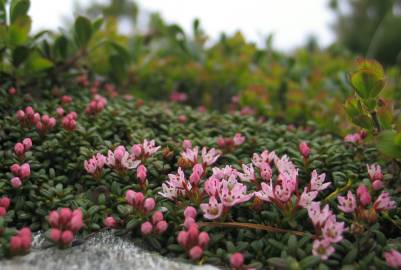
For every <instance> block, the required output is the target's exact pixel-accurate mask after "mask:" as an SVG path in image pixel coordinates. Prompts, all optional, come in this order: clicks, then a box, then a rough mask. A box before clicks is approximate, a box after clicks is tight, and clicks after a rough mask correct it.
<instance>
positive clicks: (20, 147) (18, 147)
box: [14, 138, 32, 159]
mask: <svg viewBox="0 0 401 270" xmlns="http://www.w3.org/2000/svg"><path fill="white" fill-rule="evenodd" d="M31 148H32V140H31V138H25V139H24V140H22V142H18V143H16V144H15V145H14V153H15V155H16V156H17V157H18V158H19V159H23V158H24V156H25V152H28V151H29V150H31Z"/></svg>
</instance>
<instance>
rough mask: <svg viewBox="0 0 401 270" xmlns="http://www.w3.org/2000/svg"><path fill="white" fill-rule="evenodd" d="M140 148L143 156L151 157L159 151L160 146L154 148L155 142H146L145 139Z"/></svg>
mask: <svg viewBox="0 0 401 270" xmlns="http://www.w3.org/2000/svg"><path fill="white" fill-rule="evenodd" d="M142 147H143V152H144V155H145V156H146V157H148V156H151V155H153V154H154V153H156V152H157V150H159V149H160V146H156V143H155V140H150V141H148V140H146V139H145V140H144V141H143V144H142Z"/></svg>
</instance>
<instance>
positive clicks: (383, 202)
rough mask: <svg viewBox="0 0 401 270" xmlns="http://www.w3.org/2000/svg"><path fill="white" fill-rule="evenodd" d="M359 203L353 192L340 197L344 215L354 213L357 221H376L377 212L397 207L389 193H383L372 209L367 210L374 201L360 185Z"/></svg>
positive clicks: (340, 207) (365, 188) (357, 192)
mask: <svg viewBox="0 0 401 270" xmlns="http://www.w3.org/2000/svg"><path fill="white" fill-rule="evenodd" d="M356 195H357V198H358V202H359V204H358V203H357V200H356V198H355V195H354V194H353V193H352V191H348V193H347V196H346V197H345V196H338V197H337V199H338V203H339V204H338V208H339V209H340V210H341V211H343V212H344V213H354V212H355V214H356V215H355V216H356V218H357V219H361V220H365V221H368V222H374V221H376V212H380V211H387V210H390V209H393V208H395V207H396V204H395V202H394V201H393V200H392V199H391V197H390V194H389V193H388V192H384V191H383V192H382V193H381V194H380V195H379V196H378V197H377V198H376V200H375V202H374V203H373V205H372V207H370V208H369V209H368V208H367V207H368V206H369V205H370V204H371V201H372V198H371V195H370V193H369V190H368V188H367V187H366V186H365V185H360V186H359V187H358V189H357V191H356Z"/></svg>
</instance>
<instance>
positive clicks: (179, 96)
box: [170, 90, 188, 102]
mask: <svg viewBox="0 0 401 270" xmlns="http://www.w3.org/2000/svg"><path fill="white" fill-rule="evenodd" d="M187 98H188V96H187V94H186V93H183V92H179V91H176V90H174V91H173V92H171V94H170V101H172V102H184V101H186V100H187Z"/></svg>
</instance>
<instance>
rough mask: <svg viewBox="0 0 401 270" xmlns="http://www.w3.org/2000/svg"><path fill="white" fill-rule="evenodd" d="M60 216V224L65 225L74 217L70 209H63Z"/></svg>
mask: <svg viewBox="0 0 401 270" xmlns="http://www.w3.org/2000/svg"><path fill="white" fill-rule="evenodd" d="M59 214H60V223H61V224H64V225H66V224H67V223H68V222H69V221H70V219H71V217H72V211H71V209H70V208H61V209H60V211H59Z"/></svg>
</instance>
